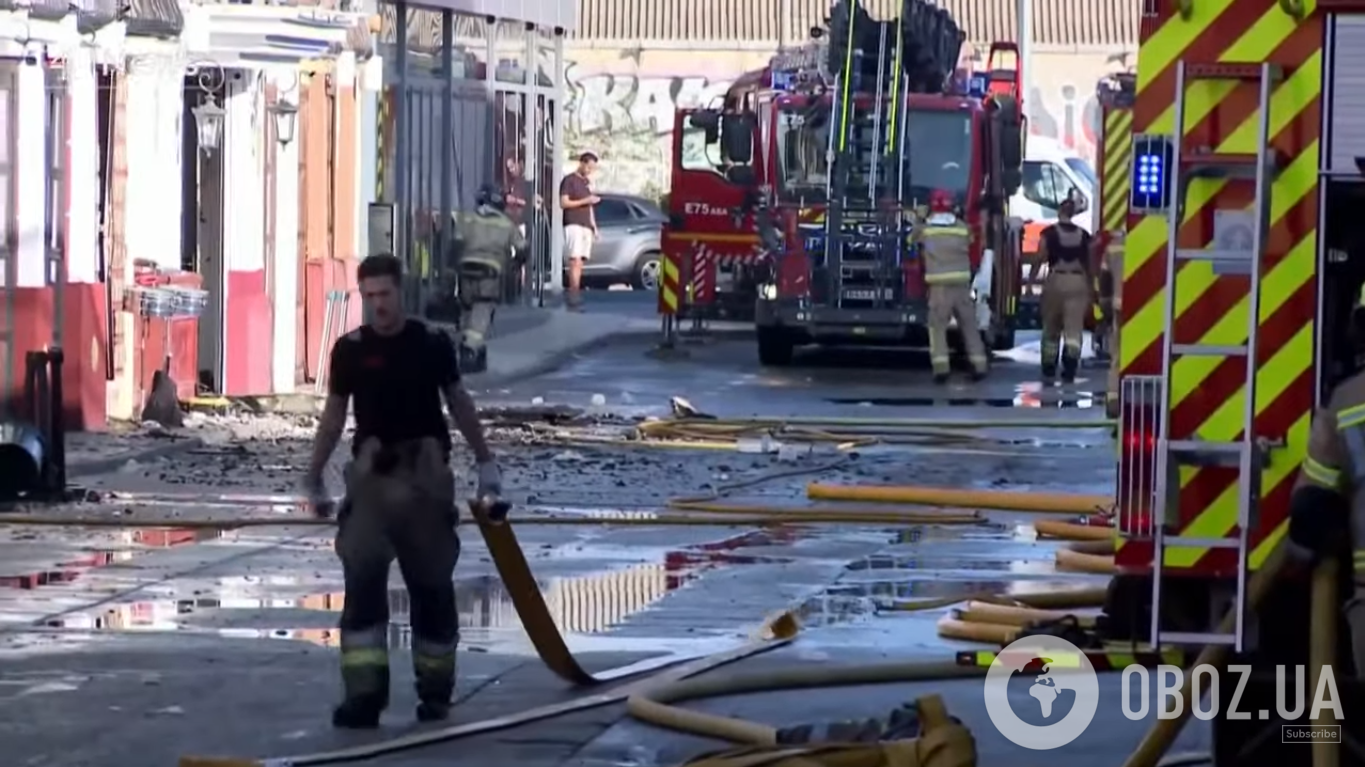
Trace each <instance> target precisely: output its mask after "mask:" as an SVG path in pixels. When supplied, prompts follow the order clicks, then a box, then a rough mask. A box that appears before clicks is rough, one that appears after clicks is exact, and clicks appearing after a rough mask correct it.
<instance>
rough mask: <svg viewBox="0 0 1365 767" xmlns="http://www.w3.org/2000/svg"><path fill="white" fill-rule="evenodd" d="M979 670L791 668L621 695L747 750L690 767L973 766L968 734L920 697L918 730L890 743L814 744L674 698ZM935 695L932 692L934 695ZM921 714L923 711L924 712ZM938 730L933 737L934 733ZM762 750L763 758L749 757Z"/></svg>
mask: <svg viewBox="0 0 1365 767" xmlns="http://www.w3.org/2000/svg"><path fill="white" fill-rule="evenodd" d="M981 676H985V669H983V668H979V667H976V666H959V665H957V664H956V663H951V662H950V663H884V664H876V665H868V666H836V667H828V666H819V667H815V668H808V667H791V668H785V669H781V670H778V671H776V672H764V673H757V674H745V675H739V676H730V677H724V678H716V679H690V680H686V681H683V682H678V683H668V684H662V685H657V686H651V687H649V688H646V690H644V691H641V692H637V693H635V694H632V695H631V696H630V698H629V699H628V700H627V701H626V710H627V711H629V712H630V714H631V716H634V717H635V718H637V719H640V720H643V721H645V722H648V723H650V724H653V725H656V726H659V727H663V728H665V729H669V730H676V731H679V732H686V733H691V734H694V735H700V736H703V737H707V738H714V739H717V740H726V741H730V742H732V743H739V744H744V745H746V746H750V747H753V748H750V749H743V750H740V751H738V752H723V753H718V754H713V755H710V756H707V757H704V758H703V759H702V760H697V761H692V762H688V765H689V766H690V767H701V766H702V765H705V766H706V767H748V766H749V765H773V766H774V767H777V766H779V765H780V767H798V766H802V767H810V766H811V765H820V766H821V767H972V766H973V765H975V764H976V749H975V744H974V741H973V740H972V738H971V734H970V733H969V732H968V731H967V730H966V728H965V727H962V726H961V725H955V724H954V723H952V721H951V720H950V719H949V718H948V717H947V714H946V712H945V711H943V706H942V702H941V700H927V701H926V699H925V698H921V699H920V702H921V704H922V705H926V707H927V710H921V711H920V717H921V721H922V722H924V724H925V732H924V735H923V736H922V737H921V738H919V739H917V740H916V741H901V742H894V743H856V744H854V743H820V744H813V745H810V746H779V745H778V743H777V728H775V727H772V726H770V725H765V724H759V723H757V722H749V721H745V720H743V719H734V718H730V717H723V716H717V715H715V714H706V713H702V712H699V711H692V710H689V709H685V708H682V707H680V706H678V705H676V704H678V703H683V702H686V701H689V700H697V699H700V698H712V697H722V696H724V697H728V696H732V695H744V694H746V693H755V692H776V691H778V690H803V689H813V688H821V687H849V686H853V685H865V684H891V683H897V682H922V681H928V680H935V679H964V678H972V677H981ZM934 697H935V698H936V697H937V696H934ZM926 715H927V716H926ZM936 733H937V735H936ZM758 756H767V757H768V759H767V760H762V759H759V760H755V759H754V758H755V757H758Z"/></svg>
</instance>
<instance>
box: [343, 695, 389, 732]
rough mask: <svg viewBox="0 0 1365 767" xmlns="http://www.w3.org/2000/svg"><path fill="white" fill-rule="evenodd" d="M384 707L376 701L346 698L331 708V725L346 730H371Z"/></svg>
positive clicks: (377, 722) (375, 725) (376, 724)
mask: <svg viewBox="0 0 1365 767" xmlns="http://www.w3.org/2000/svg"><path fill="white" fill-rule="evenodd" d="M382 713H384V707H383V706H380V705H378V703H377V702H373V701H364V700H348V701H346V702H344V703H342V704H341V705H340V706H337V707H336V708H335V709H332V726H333V727H340V728H343V729H347V730H373V729H375V728H376V727H378V726H379V716H380V714H382Z"/></svg>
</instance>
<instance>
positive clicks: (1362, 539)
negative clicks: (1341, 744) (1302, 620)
mask: <svg viewBox="0 0 1365 767" xmlns="http://www.w3.org/2000/svg"><path fill="white" fill-rule="evenodd" d="M1351 332H1352V336H1353V338H1352V341H1353V343H1354V344H1355V348H1356V355H1357V359H1356V361H1357V369H1360V368H1361V364H1360V363H1362V362H1365V308H1357V309H1356V310H1355V312H1354V315H1353V316H1352V318H1351ZM1289 503H1290V508H1289V535H1288V537H1289V542H1288V543H1287V546H1288V554H1289V559H1290V562H1291V563H1308V562H1311V561H1313V560H1315V559H1317V558H1319V557H1323V556H1334V555H1336V554H1337V553H1339V552H1340V551H1341V548H1340V546H1341V543H1340V542H1341V541H1342V540H1343V539H1348V536H1349V540H1350V542H1351V544H1350V547H1351V550H1352V552H1353V557H1352V559H1353V560H1354V571H1355V575H1354V580H1355V593H1354V594H1349V595H1347V600H1346V605H1345V608H1344V612H1345V618H1346V623H1347V625H1348V626H1349V627H1350V630H1351V646H1352V651H1353V654H1354V656H1355V667H1356V674H1357V675H1365V371H1362V372H1358V373H1356V374H1354V375H1352V376H1351V377H1350V378H1347V379H1346V380H1344V381H1342V382H1341V383H1339V384H1337V386H1336V388H1335V389H1334V390H1333V391H1332V396H1331V397H1330V398H1329V399H1328V401H1327V404H1326V406H1325V407H1323V408H1322V409H1321V410H1319V411H1318V413H1317V415H1316V416H1315V417H1314V418H1313V430H1312V432H1311V434H1310V436H1309V438H1308V455H1306V456H1305V457H1304V459H1303V465H1302V466H1301V467H1299V476H1298V479H1297V480H1296V482H1295V483H1294V493H1293V495H1292V496H1291V498H1290V502H1289Z"/></svg>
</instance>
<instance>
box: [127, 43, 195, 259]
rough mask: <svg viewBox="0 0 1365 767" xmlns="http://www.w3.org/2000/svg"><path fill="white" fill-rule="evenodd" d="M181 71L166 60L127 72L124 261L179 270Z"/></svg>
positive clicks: (140, 62) (133, 65)
mask: <svg viewBox="0 0 1365 767" xmlns="http://www.w3.org/2000/svg"><path fill="white" fill-rule="evenodd" d="M183 104H184V68H183V66H180V65H179V64H178V63H177V62H175V61H173V60H172V59H171V58H170V57H168V56H150V55H149V56H140V57H137V58H135V59H133V60H131V61H130V62H129V66H128V106H127V115H128V127H127V130H126V133H125V135H126V137H127V146H128V186H127V194H128V196H127V212H126V213H125V216H126V219H127V242H128V258H129V259H130V260H132V259H139V260H145V261H151V262H153V263H155V264H156V265H157V266H159V267H161V268H163V269H179V268H180V248H181V238H180V226H181V221H180V213H181V197H180V188H181V184H182V181H183V178H182V175H181V172H180V162H181V157H180V143H181V135H180V123H181V119H180V118H181V110H182V108H183Z"/></svg>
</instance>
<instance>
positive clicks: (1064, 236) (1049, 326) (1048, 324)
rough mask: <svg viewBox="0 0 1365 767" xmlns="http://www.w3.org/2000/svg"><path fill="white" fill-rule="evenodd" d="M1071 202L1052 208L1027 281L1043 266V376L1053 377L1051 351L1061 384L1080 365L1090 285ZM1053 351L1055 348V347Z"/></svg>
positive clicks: (1083, 239) (1086, 251)
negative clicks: (1052, 217) (1052, 215)
mask: <svg viewBox="0 0 1365 767" xmlns="http://www.w3.org/2000/svg"><path fill="white" fill-rule="evenodd" d="M1075 214H1076V203H1075V202H1073V201H1072V200H1069V199H1068V200H1064V201H1063V202H1062V204H1061V206H1060V207H1059V208H1058V209H1057V223H1055V224H1053V225H1052V226H1049V227H1048V228H1046V229H1044V230H1043V232H1042V234H1041V235H1039V238H1038V255H1037V260H1035V261H1034V263H1033V264H1032V268H1031V269H1030V271H1029V275H1028V281H1029V282H1032V281H1033V277H1034V274H1033V273H1034V272H1036V271H1037V269H1038V265H1039V264H1040V263H1043V262H1046V263H1047V270H1048V271H1047V281H1046V282H1044V283H1043V299H1042V310H1043V343H1042V356H1043V371H1042V372H1043V378H1044V379H1047V380H1051V379H1052V378H1055V377H1056V376H1057V353H1058V352H1059V351H1060V352H1061V357H1062V380H1063V381H1064V382H1066V383H1071V382H1072V381H1075V380H1076V370H1077V368H1078V367H1080V363H1081V340H1082V339H1083V338H1084V336H1085V315H1086V313H1087V312H1089V311H1090V307H1091V305H1092V301H1091V294H1090V286H1091V276H1090V251H1091V247H1092V245H1091V238H1090V233H1089V232H1087V231H1085V230H1084V229H1082V228H1081V227H1079V226H1077V225H1075V224H1073V223H1072V222H1071V217H1072V216H1074V215H1075ZM1058 347H1061V348H1060V349H1059V348H1058Z"/></svg>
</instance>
